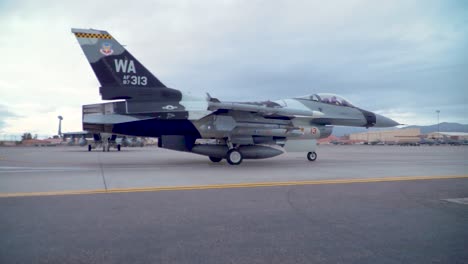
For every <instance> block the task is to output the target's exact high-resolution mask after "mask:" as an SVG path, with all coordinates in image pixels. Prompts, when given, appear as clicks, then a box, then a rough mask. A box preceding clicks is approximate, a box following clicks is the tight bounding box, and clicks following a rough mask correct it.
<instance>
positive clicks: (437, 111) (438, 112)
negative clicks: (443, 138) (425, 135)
mask: <svg viewBox="0 0 468 264" xmlns="http://www.w3.org/2000/svg"><path fill="white" fill-rule="evenodd" d="M436 113H437V137H438V138H440V122H439V114H440V110H436ZM437 141H439V139H437Z"/></svg>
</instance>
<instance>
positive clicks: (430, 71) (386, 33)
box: [0, 0, 468, 133]
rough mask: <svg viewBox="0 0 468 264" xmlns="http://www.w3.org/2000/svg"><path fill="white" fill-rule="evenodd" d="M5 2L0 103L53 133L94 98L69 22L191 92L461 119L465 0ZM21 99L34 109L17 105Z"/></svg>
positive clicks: (13, 126)
mask: <svg viewBox="0 0 468 264" xmlns="http://www.w3.org/2000/svg"><path fill="white" fill-rule="evenodd" d="M0 7H1V8H0V10H1V11H0V14H1V15H0V24H1V25H2V35H3V36H6V37H3V38H0V50H2V63H0V72H1V73H2V78H1V80H0V94H1V95H2V101H4V102H8V105H9V107H13V106H17V107H16V108H15V109H16V110H15V112H13V113H15V114H20V115H21V116H28V117H27V118H30V117H29V116H30V115H34V114H36V117H35V119H36V120H38V119H39V118H45V119H50V120H51V121H48V120H47V121H44V122H42V123H41V122H37V123H36V124H35V125H34V127H35V129H37V131H39V132H51V133H53V131H54V130H55V128H54V130H51V129H50V127H55V125H53V126H52V125H51V124H49V122H55V118H56V117H54V116H53V115H57V114H62V115H64V117H65V120H69V122H71V121H73V122H77V124H73V125H72V126H71V127H72V128H73V129H74V128H80V127H81V124H80V122H81V121H80V118H79V116H80V115H81V105H82V104H88V103H96V102H99V101H100V97H99V94H98V87H99V84H98V82H97V80H96V78H95V76H94V73H93V72H92V70H91V68H90V67H89V64H88V63H87V61H86V59H85V57H84V56H83V54H82V51H81V50H80V48H79V46H78V44H77V43H76V40H75V39H74V37H73V35H72V34H71V33H70V28H71V27H84V28H90V27H92V28H99V29H107V30H108V31H109V32H110V33H111V34H113V36H114V37H116V38H117V39H118V40H119V41H120V42H121V43H123V44H125V45H127V48H128V49H129V50H130V51H131V52H132V54H133V55H135V56H136V57H137V58H139V60H140V61H141V62H142V63H143V64H145V65H146V66H147V68H149V69H150V70H151V71H152V72H153V73H155V75H156V76H158V78H159V79H161V80H162V81H163V83H165V84H166V85H168V86H170V87H174V88H177V89H180V90H182V91H184V92H188V93H191V94H192V95H197V94H198V95H201V96H203V94H204V93H205V92H210V93H211V94H212V95H213V96H216V97H218V98H220V99H224V100H252V99H253V98H257V99H258V100H264V99H272V100H273V99H280V98H288V97H294V96H299V95H304V94H310V93H316V92H332V93H337V94H341V95H343V96H345V97H347V98H350V99H351V100H352V101H353V103H355V104H357V105H358V106H360V107H363V108H365V109H369V110H380V111H387V112H389V113H390V114H391V113H392V111H393V110H392V109H397V110H399V112H402V111H403V112H404V111H406V112H408V113H411V114H410V116H413V115H414V117H412V118H408V120H409V121H411V122H417V121H418V120H425V121H424V122H430V123H433V121H430V120H431V119H432V118H430V116H431V115H433V114H432V112H433V111H435V110H434V109H436V108H440V109H449V110H447V112H446V113H447V114H449V113H450V117H449V118H450V119H451V120H452V121H458V122H465V121H466V118H465V116H466V109H467V106H468V103H467V102H468V95H467V93H466V91H465V90H466V84H467V83H468V73H467V71H466V69H467V68H468V52H467V51H466V47H467V46H468V21H467V19H466V13H468V5H467V4H466V3H464V2H463V1H460V2H457V1H442V2H441V1H422V0H420V1H418V0H416V1H403V0H401V1H387V2H381V1H379V2H376V1H370V0H352V1H326V2H324V1H294V2H291V1H263V0H257V1H229V0H225V1H195V2H194V1H139V2H138V3H132V2H128V1H117V0H116V1H113V2H112V4H110V3H107V2H102V1H98V2H96V1H86V0H85V1H77V2H76V1H75V2H64V1H40V2H38V1H4V2H2V4H1V6H0ZM26 105H36V106H35V107H31V109H29V110H28V109H27V110H23V109H20V108H21V107H19V106H26ZM37 105H41V107H38V106H37ZM42 107H43V108H42ZM425 107H427V110H424V111H422V110H421V109H426V108H425ZM11 111H13V110H11ZM16 111H18V112H16ZM68 111H69V112H68ZM426 111H427V112H426ZM38 112H39V113H40V114H39V115H37V113H38ZM444 112H445V111H444ZM25 113H27V114H25ZM67 115H69V116H67ZM396 116H398V115H396ZM398 117H402V118H403V119H404V118H407V117H405V116H398ZM27 118H26V117H23V118H20V117H18V118H17V119H16V121H15V122H5V121H3V126H4V130H6V131H19V130H25V129H27V128H29V127H28V124H30V123H28V122H29V121H32V120H29V119H27ZM20 120H22V121H20ZM52 120H53V121H52ZM400 122H401V121H400Z"/></svg>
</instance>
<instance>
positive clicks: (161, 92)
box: [72, 28, 182, 100]
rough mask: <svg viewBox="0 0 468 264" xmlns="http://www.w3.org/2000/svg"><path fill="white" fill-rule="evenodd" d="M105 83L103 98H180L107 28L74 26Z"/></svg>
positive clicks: (99, 76)
mask: <svg viewBox="0 0 468 264" xmlns="http://www.w3.org/2000/svg"><path fill="white" fill-rule="evenodd" d="M72 33H73V34H75V37H76V38H77V40H78V43H79V44H80V46H81V48H82V49H83V52H84V54H85V56H86V58H87V59H88V61H89V63H90V64H91V67H92V69H93V71H94V73H95V75H96V77H97V79H98V80H99V83H100V84H101V88H100V92H101V96H102V99H104V100H114V99H136V100H177V99H180V98H181V96H182V95H181V93H180V91H178V90H175V89H171V88H167V87H166V86H165V85H164V84H163V83H162V82H161V81H160V80H159V79H158V78H156V76H154V75H153V74H152V73H151V72H150V71H148V70H147V69H146V68H145V66H143V65H142V64H141V63H140V62H139V61H138V60H137V59H135V57H133V56H132V54H130V52H128V51H127V50H126V49H125V48H124V47H123V46H122V45H121V44H120V43H119V42H118V41H117V40H116V39H115V38H113V37H112V36H111V35H110V34H109V33H108V32H107V31H104V30H95V29H75V28H73V29H72Z"/></svg>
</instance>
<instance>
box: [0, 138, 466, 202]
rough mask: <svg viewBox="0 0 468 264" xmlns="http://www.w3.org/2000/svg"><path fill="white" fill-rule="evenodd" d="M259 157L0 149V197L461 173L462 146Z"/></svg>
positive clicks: (336, 149)
mask: <svg viewBox="0 0 468 264" xmlns="http://www.w3.org/2000/svg"><path fill="white" fill-rule="evenodd" d="M317 152H318V159H317V160H316V161H315V162H309V161H307V159H306V157H305V153H291V154H283V155H281V156H278V157H275V158H272V159H265V160H245V161H244V162H243V163H242V164H241V165H239V166H230V165H229V164H227V162H226V161H222V162H221V163H212V162H210V161H209V160H208V158H207V157H204V156H199V155H195V154H190V153H182V152H175V151H170V150H165V149H159V148H156V147H145V148H124V149H123V151H121V152H117V151H115V150H114V151H111V152H101V151H92V152H88V151H87V149H86V148H83V147H48V148H46V147H42V148H0V196H1V195H5V194H11V193H28V192H62V191H82V190H108V189H116V188H120V189H121V188H147V187H173V186H198V185H219V184H238V183H256V182H287V181H310V180H325V179H350V178H359V179H361V178H381V177H401V176H404V177H405V176H424V177H427V176H453V175H466V174H468V173H467V171H468V170H467V168H468V148H467V147H446V146H432V147H400V146H319V148H318V151H317Z"/></svg>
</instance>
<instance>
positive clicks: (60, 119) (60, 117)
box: [58, 116, 63, 137]
mask: <svg viewBox="0 0 468 264" xmlns="http://www.w3.org/2000/svg"><path fill="white" fill-rule="evenodd" d="M58 119H59V127H58V136H59V137H62V120H63V117H62V116H58Z"/></svg>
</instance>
